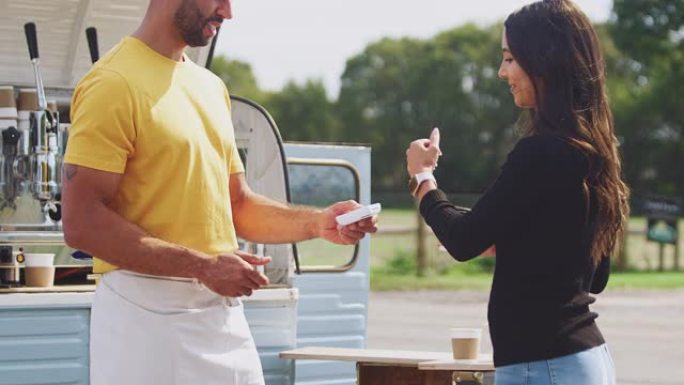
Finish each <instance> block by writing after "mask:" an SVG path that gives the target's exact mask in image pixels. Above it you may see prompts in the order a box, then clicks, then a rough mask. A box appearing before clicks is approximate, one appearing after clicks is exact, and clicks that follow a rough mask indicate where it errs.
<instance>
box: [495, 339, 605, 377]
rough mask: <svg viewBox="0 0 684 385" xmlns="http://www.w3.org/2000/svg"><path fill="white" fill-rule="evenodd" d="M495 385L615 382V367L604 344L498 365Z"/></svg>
mask: <svg viewBox="0 0 684 385" xmlns="http://www.w3.org/2000/svg"><path fill="white" fill-rule="evenodd" d="M494 385H615V366H614V364H613V359H612V358H611V356H610V352H609V351H608V347H607V346H606V345H605V344H603V345H601V346H597V347H595V348H591V349H588V350H585V351H582V352H579V353H575V354H570V355H567V356H563V357H558V358H553V359H550V360H543V361H534V362H523V363H520V364H514V365H506V366H501V367H498V368H496V374H495V376H494Z"/></svg>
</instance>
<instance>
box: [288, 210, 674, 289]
mask: <svg viewBox="0 0 684 385" xmlns="http://www.w3.org/2000/svg"><path fill="white" fill-rule="evenodd" d="M416 218H417V215H416V211H415V210H409V209H401V210H399V209H383V211H382V213H381V214H380V218H379V226H380V229H381V231H380V232H379V233H378V234H375V235H373V236H372V237H371V259H370V264H371V289H372V290H462V289H470V290H488V289H489V287H490V285H491V279H492V278H491V274H490V273H487V272H486V271H487V269H486V268H487V267H491V266H486V265H491V263H490V262H491V261H492V260H491V259H487V258H476V259H475V260H473V261H470V262H466V263H459V262H456V261H454V260H453V259H452V258H451V256H449V254H447V253H446V252H443V251H439V249H438V245H439V242H438V240H437V239H436V238H435V237H434V235H432V233H431V232H429V231H428V233H427V234H426V249H425V250H426V254H427V255H426V257H427V265H428V271H427V273H426V276H425V277H417V276H416V275H415V255H416V250H415V249H416V234H415V231H411V229H412V228H414V227H415V226H416ZM629 228H630V229H631V230H632V231H633V232H638V231H643V230H645V228H646V221H645V219H644V218H632V219H630V222H629ZM383 229H385V230H394V231H389V232H383V231H382V230H383ZM400 229H405V230H406V231H403V232H402V231H397V230H400ZM681 238H682V239H681V240H680V242H681V243H680V249H681V250H684V236H683V237H681ZM299 250H300V256H301V261H302V263H303V264H304V265H342V264H344V263H346V262H347V261H348V260H349V259H350V258H351V256H352V253H353V247H349V246H336V245H331V244H330V243H327V242H324V241H321V240H312V241H307V242H304V243H299ZM682 254H684V252H682ZM627 255H628V260H629V272H624V273H613V274H612V275H611V279H610V281H609V283H608V285H609V288H611V289H626V288H636V289H674V288H684V272H664V273H658V272H654V271H653V270H656V269H657V267H658V244H657V243H654V242H647V241H646V236H645V235H644V234H632V235H629V236H628V239H627ZM665 256H666V258H665V267H666V269H669V268H670V267H671V266H672V265H673V261H674V259H673V247H672V246H667V249H666V253H665ZM680 265H682V268H684V255H682V257H681V258H680Z"/></svg>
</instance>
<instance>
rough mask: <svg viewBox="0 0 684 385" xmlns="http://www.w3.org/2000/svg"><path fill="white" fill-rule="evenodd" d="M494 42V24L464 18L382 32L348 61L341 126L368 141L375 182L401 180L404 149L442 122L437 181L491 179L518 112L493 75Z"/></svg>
mask: <svg viewBox="0 0 684 385" xmlns="http://www.w3.org/2000/svg"><path fill="white" fill-rule="evenodd" d="M500 47H501V29H500V27H490V28H485V29H481V28H479V27H477V26H475V25H466V26H463V27H460V28H456V29H453V30H450V31H446V32H444V33H442V34H439V35H437V36H436V37H434V38H432V39H428V40H419V39H409V38H403V39H382V40H380V41H378V42H376V43H373V44H371V45H369V46H368V47H367V48H366V49H365V50H364V52H362V53H361V54H359V55H357V56H355V57H353V58H351V59H350V60H348V61H347V65H346V69H345V71H344V74H343V75H342V88H341V91H340V98H339V101H338V111H339V116H340V120H341V121H342V124H343V126H344V128H343V131H342V132H343V135H345V139H347V140H356V141H359V140H361V141H366V142H369V143H371V144H372V146H373V159H374V162H373V169H372V172H373V183H374V188H375V189H376V190H378V189H379V190H397V189H404V188H405V184H406V180H407V175H406V170H405V162H404V150H405V149H406V146H407V145H408V143H409V142H410V141H411V140H413V139H416V138H419V137H425V136H427V135H428V134H429V132H430V129H431V128H432V127H434V126H438V127H440V128H441V130H442V150H443V152H444V157H443V158H442V159H441V160H440V167H439V168H438V169H437V171H436V173H437V176H438V179H440V181H441V182H443V184H442V187H444V188H445V189H446V190H448V191H452V192H474V191H475V192H481V191H482V190H483V189H484V188H485V187H486V186H487V185H488V184H489V183H490V182H491V180H492V178H493V177H494V176H495V174H496V172H497V170H498V168H499V166H500V164H501V162H502V161H503V157H504V156H505V154H506V153H507V152H508V150H510V148H511V145H512V143H513V140H512V137H513V128H512V127H513V124H514V122H515V120H516V116H517V111H516V109H515V106H514V105H513V102H512V99H511V96H510V94H509V92H508V87H507V86H506V85H505V83H503V82H502V81H500V80H499V79H498V77H497V72H498V66H499V63H500V60H501V48H500ZM442 173H448V177H446V178H439V176H440V175H441V174H442ZM445 176H446V174H445Z"/></svg>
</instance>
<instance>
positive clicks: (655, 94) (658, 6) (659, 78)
mask: <svg viewBox="0 0 684 385" xmlns="http://www.w3.org/2000/svg"><path fill="white" fill-rule="evenodd" d="M613 12H614V17H613V19H612V20H611V23H610V26H609V27H610V33H611V36H612V38H613V39H614V41H615V44H616V46H617V48H618V49H620V50H621V51H622V52H624V54H625V55H626V56H627V57H629V58H630V59H627V60H625V64H626V65H627V66H628V67H629V68H630V69H631V71H632V73H633V74H634V76H631V77H630V78H628V79H626V80H627V81H626V82H625V84H624V87H623V89H622V95H617V97H616V99H615V103H614V109H615V121H616V127H618V128H619V129H620V131H621V132H623V134H624V142H623V146H622V147H623V154H624V160H625V171H626V175H627V179H628V181H629V183H630V184H631V186H632V188H633V190H634V191H635V192H636V194H639V195H642V194H647V193H658V194H665V195H677V196H679V197H682V196H684V168H682V167H678V163H679V162H680V161H681V159H684V109H683V108H682V104H681V96H680V94H681V92H680V91H679V89H678V85H680V84H683V83H684V2H683V1H681V0H661V1H649V0H629V1H627V0H615V2H614V5H613Z"/></svg>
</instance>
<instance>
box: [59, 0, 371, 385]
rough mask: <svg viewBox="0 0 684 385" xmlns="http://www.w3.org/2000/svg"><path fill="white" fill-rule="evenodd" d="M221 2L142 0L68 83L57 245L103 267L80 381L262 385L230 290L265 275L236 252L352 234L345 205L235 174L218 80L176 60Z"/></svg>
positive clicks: (357, 233)
mask: <svg viewBox="0 0 684 385" xmlns="http://www.w3.org/2000/svg"><path fill="white" fill-rule="evenodd" d="M229 18H231V9H230V1H229V0H224V1H220V2H217V1H215V0H151V1H150V5H149V7H148V10H147V13H146V15H145V18H144V20H143V22H142V24H141V25H140V27H139V29H138V30H137V31H136V32H135V33H134V34H133V35H132V36H128V37H125V38H124V39H123V40H122V41H121V42H120V43H119V44H117V45H116V46H115V47H114V48H113V49H112V50H111V51H110V52H109V53H107V54H106V55H105V56H104V57H103V58H102V59H100V61H98V63H97V64H96V65H95V66H94V67H93V68H92V69H91V71H90V72H89V73H88V74H87V75H86V76H85V77H84V78H83V79H82V80H81V81H80V83H79V84H78V86H77V88H76V90H75V92H74V96H73V102H72V110H71V114H72V125H71V129H70V137H69V145H68V148H67V153H66V156H65V165H64V178H63V179H64V180H63V198H62V201H63V226H64V235H65V238H66V242H67V243H68V244H69V245H70V246H72V247H74V248H78V249H81V250H85V251H88V252H90V253H92V254H93V255H95V256H97V258H96V260H95V262H94V270H95V271H96V272H99V273H103V276H102V279H101V281H100V284H99V285H98V288H97V291H96V294H95V300H94V303H93V308H92V317H91V348H90V349H91V382H90V383H91V384H92V385H105V384H112V385H113V384H116V385H119V384H126V385H136V384H141V385H142V384H179V385H181V384H203V385H207V384H224V385H229V384H235V385H237V384H240V385H245V384H263V383H264V380H263V375H262V373H261V366H260V363H259V359H258V355H257V353H256V348H255V346H254V341H253V339H252V336H251V334H250V332H249V330H248V328H247V324H246V321H245V319H244V314H243V310H242V306H241V303H240V301H239V300H237V299H236V298H237V297H240V296H243V295H250V294H252V291H253V290H255V289H257V288H259V287H261V286H263V285H266V284H268V279H267V278H266V277H265V276H264V275H263V274H261V273H259V272H257V271H256V270H255V269H254V268H253V265H263V264H266V263H268V262H269V259H268V258H258V257H256V256H254V255H250V254H247V253H244V252H241V251H239V250H237V241H236V234H237V235H240V236H241V237H242V238H244V239H246V240H250V241H254V242H259V243H288V242H293V241H298V240H303V239H309V238H314V237H323V238H324V239H327V240H329V241H331V242H335V243H340V244H352V243H355V242H358V240H359V239H361V238H362V237H363V236H364V235H365V234H366V233H367V232H374V231H375V230H376V227H375V218H370V219H367V220H364V221H361V222H358V223H356V224H353V225H349V226H345V227H343V228H340V229H338V227H337V225H336V223H335V216H337V215H339V214H342V213H345V212H348V211H350V210H352V209H354V208H356V207H359V205H358V203H356V202H351V201H350V202H341V203H337V204H334V205H332V206H330V207H328V208H327V209H325V210H316V209H310V208H293V207H288V206H286V205H284V204H281V203H278V202H275V201H272V200H269V199H267V198H265V197H263V196H260V195H258V194H255V193H253V192H252V191H251V190H250V188H249V186H247V184H246V183H245V178H244V168H243V165H242V163H241V161H240V158H239V156H238V154H237V150H236V145H235V138H234V132H233V127H232V123H231V112H230V99H229V96H228V92H227V90H226V89H225V85H224V84H223V82H222V81H221V80H220V79H219V78H217V77H216V76H214V75H213V74H211V73H210V72H209V71H207V70H206V69H204V68H201V67H199V66H197V65H195V64H194V63H192V62H190V61H189V60H188V59H187V57H186V56H185V55H184V53H183V51H184V49H185V47H186V46H188V45H190V46H201V45H206V44H207V43H208V42H209V40H210V39H211V38H213V37H214V35H215V34H216V29H217V28H218V27H219V25H220V24H221V22H222V21H223V20H224V19H229Z"/></svg>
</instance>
